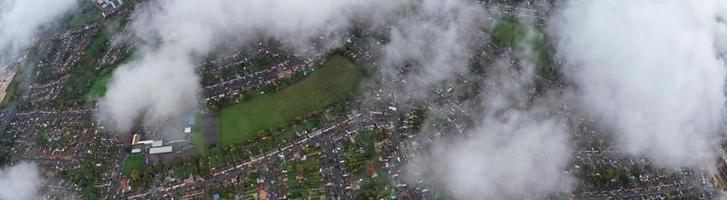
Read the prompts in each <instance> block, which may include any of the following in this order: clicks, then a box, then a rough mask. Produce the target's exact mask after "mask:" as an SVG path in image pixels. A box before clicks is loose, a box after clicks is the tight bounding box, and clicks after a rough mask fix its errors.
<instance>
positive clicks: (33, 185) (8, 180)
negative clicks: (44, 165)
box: [0, 162, 43, 199]
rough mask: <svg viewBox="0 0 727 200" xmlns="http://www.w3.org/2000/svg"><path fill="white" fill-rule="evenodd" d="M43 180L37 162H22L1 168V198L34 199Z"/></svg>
mask: <svg viewBox="0 0 727 200" xmlns="http://www.w3.org/2000/svg"><path fill="white" fill-rule="evenodd" d="M42 181H43V180H42V179H41V178H40V172H39V170H38V166H37V165H36V164H32V163H27V162H21V163H19V164H17V165H15V166H10V167H7V168H5V169H0V185H1V186H2V187H0V199H34V198H36V197H37V196H38V189H39V188H40V184H41V183H42Z"/></svg>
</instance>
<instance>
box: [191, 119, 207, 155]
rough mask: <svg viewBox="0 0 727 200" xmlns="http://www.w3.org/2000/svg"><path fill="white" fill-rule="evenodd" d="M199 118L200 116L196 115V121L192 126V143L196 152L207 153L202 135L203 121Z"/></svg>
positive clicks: (205, 142)
mask: <svg viewBox="0 0 727 200" xmlns="http://www.w3.org/2000/svg"><path fill="white" fill-rule="evenodd" d="M199 120H201V117H199V116H197V119H196V120H195V121H196V123H195V124H194V126H193V127H192V136H191V139H192V145H194V148H195V149H196V150H197V153H198V154H200V155H207V141H205V139H204V136H202V126H203V125H204V123H203V122H200V121H199Z"/></svg>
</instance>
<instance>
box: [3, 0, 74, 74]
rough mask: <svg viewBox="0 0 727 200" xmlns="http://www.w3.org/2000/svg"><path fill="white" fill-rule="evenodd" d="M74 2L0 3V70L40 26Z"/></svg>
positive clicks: (25, 0)
mask: <svg viewBox="0 0 727 200" xmlns="http://www.w3.org/2000/svg"><path fill="white" fill-rule="evenodd" d="M77 2H78V1H76V0H0V69H2V68H4V67H5V65H8V64H10V63H9V62H12V61H13V60H15V59H17V57H18V56H21V54H22V52H23V51H25V50H26V49H27V48H29V47H30V46H31V45H32V43H33V39H34V38H35V36H36V34H37V33H38V32H39V31H41V29H42V27H43V26H45V25H48V24H49V23H51V22H53V21H54V20H56V19H58V18H60V17H61V16H63V15H64V14H66V13H67V12H68V11H70V10H72V9H73V8H75V7H76V4H77Z"/></svg>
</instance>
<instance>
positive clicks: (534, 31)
mask: <svg viewBox="0 0 727 200" xmlns="http://www.w3.org/2000/svg"><path fill="white" fill-rule="evenodd" d="M490 33H491V37H492V40H493V41H494V42H495V43H496V44H499V45H503V46H507V47H511V48H513V49H519V50H527V51H531V52H532V53H533V54H534V56H535V58H533V59H534V61H533V62H535V65H536V66H537V68H538V72H539V73H540V74H541V75H547V74H552V73H554V70H555V69H554V66H553V65H554V64H553V59H552V58H551V55H550V52H549V50H548V41H547V38H546V37H545V33H544V31H543V30H542V28H539V27H528V25H527V24H524V23H522V22H520V20H518V19H517V18H515V17H506V18H504V19H502V20H500V21H498V22H497V23H496V24H495V26H494V27H493V28H492V30H491V31H490ZM523 48H530V49H523Z"/></svg>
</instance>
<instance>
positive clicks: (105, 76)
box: [59, 20, 134, 102]
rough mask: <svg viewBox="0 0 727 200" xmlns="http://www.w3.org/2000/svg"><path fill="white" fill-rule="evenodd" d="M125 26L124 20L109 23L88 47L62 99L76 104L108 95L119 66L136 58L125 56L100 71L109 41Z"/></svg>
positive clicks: (62, 91)
mask: <svg viewBox="0 0 727 200" xmlns="http://www.w3.org/2000/svg"><path fill="white" fill-rule="evenodd" d="M122 25H123V21H122V20H114V21H111V22H109V23H108V24H107V25H106V26H105V27H104V28H103V29H102V30H101V32H100V33H99V34H98V35H97V36H96V38H95V39H94V40H93V41H92V42H91V44H89V46H88V47H86V50H85V54H84V56H83V57H81V60H80V61H79V63H77V64H76V65H75V66H74V67H73V70H72V71H71V76H72V77H73V78H72V79H70V80H69V81H68V82H67V83H66V84H65V85H63V88H62V90H61V92H60V94H59V96H60V99H63V100H65V101H69V102H74V101H76V100H83V101H86V102H88V101H93V100H96V99H97V98H99V97H102V96H103V95H104V94H105V93H106V84H107V83H108V82H109V79H110V78H111V74H112V72H113V70H114V69H116V67H118V66H119V65H121V64H123V63H126V62H129V61H130V60H131V59H133V58H134V56H131V55H123V57H122V58H121V60H120V61H119V62H117V63H114V64H111V65H109V66H102V67H100V68H99V69H98V70H97V69H96V67H97V65H98V58H100V57H102V56H103V54H104V53H105V52H106V50H107V49H108V48H109V45H110V43H109V41H110V40H111V37H112V35H113V34H114V33H115V32H116V31H117V30H118V28H120V27H121V26H122Z"/></svg>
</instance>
